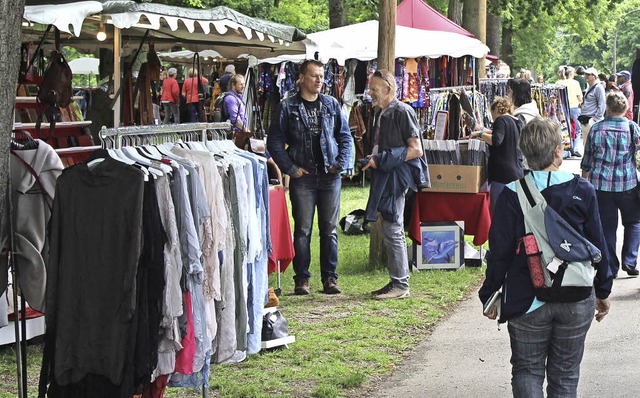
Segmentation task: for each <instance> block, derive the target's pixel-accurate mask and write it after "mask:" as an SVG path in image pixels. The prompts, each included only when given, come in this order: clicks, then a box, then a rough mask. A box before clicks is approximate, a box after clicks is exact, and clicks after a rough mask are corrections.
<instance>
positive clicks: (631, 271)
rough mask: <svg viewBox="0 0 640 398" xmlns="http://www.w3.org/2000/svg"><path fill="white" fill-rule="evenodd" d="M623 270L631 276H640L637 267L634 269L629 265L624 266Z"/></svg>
mask: <svg viewBox="0 0 640 398" xmlns="http://www.w3.org/2000/svg"><path fill="white" fill-rule="evenodd" d="M622 270H623V271H626V273H627V275H629V276H638V274H640V271H638V270H637V269H636V267H632V266H630V265H627V264H622Z"/></svg>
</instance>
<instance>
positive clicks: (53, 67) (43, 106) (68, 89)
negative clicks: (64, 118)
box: [36, 51, 73, 140]
mask: <svg viewBox="0 0 640 398" xmlns="http://www.w3.org/2000/svg"><path fill="white" fill-rule="evenodd" d="M71 79H72V73H71V68H70V67H69V64H68V63H67V60H66V59H65V58H64V55H62V53H60V52H58V51H53V52H52V53H51V58H50V59H49V65H48V66H47V70H46V71H45V72H44V76H43V78H42V82H41V83H40V87H39V89H38V95H37V97H36V111H37V115H38V118H37V120H36V134H37V135H38V137H41V135H40V125H41V124H42V116H43V115H44V114H45V113H46V115H47V117H48V118H49V123H50V125H49V135H48V138H47V139H46V140H48V139H49V138H51V136H52V135H53V130H54V129H55V127H56V121H57V119H58V117H60V108H66V107H68V106H69V105H70V104H71V97H72V95H73V89H72V85H71Z"/></svg>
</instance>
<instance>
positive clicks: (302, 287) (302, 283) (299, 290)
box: [293, 279, 309, 296]
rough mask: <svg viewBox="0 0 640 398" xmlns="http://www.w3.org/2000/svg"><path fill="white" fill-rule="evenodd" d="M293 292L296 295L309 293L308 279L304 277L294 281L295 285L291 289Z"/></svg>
mask: <svg viewBox="0 0 640 398" xmlns="http://www.w3.org/2000/svg"><path fill="white" fill-rule="evenodd" d="M293 293H294V294H295V295H296V296H304V295H306V294H309V281H308V280H306V279H301V280H297V281H296V287H295V289H294V290H293Z"/></svg>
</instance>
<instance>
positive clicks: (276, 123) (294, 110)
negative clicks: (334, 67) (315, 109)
mask: <svg viewBox="0 0 640 398" xmlns="http://www.w3.org/2000/svg"><path fill="white" fill-rule="evenodd" d="M319 96H320V114H321V118H322V119H321V120H322V121H321V124H322V131H321V133H320V149H321V151H322V158H323V163H324V171H325V172H328V171H329V168H331V167H335V168H336V169H337V170H338V172H340V171H342V170H345V169H347V168H348V165H347V162H348V161H349V158H350V154H351V147H352V140H353V139H352V137H351V132H350V130H349V124H348V123H347V119H346V118H345V117H344V115H343V114H342V112H341V110H340V105H339V104H338V101H336V100H335V99H334V98H333V97H330V96H327V95H324V94H319ZM308 129H309V122H308V120H307V113H306V110H305V108H304V104H303V103H302V99H301V98H300V94H296V95H294V96H293V97H290V98H287V99H285V100H284V101H282V102H281V103H280V105H279V106H278V109H276V111H275V112H274V114H273V118H272V119H271V125H270V126H269V135H268V139H267V149H268V150H269V153H271V156H272V157H273V160H274V161H275V162H276V164H277V165H278V167H280V169H281V170H282V171H283V172H284V173H287V174H289V175H294V174H295V173H296V172H297V171H298V169H299V168H304V169H305V170H307V171H309V172H312V173H315V172H316V165H315V163H314V160H313V150H312V147H311V142H312V137H311V135H310V134H308V133H307V131H308ZM285 145H288V147H287V148H286V149H285Z"/></svg>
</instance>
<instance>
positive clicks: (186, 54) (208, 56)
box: [158, 50, 224, 64]
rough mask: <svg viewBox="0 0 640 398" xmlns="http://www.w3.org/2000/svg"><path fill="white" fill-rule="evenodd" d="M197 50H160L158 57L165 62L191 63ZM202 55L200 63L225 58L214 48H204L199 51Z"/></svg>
mask: <svg viewBox="0 0 640 398" xmlns="http://www.w3.org/2000/svg"><path fill="white" fill-rule="evenodd" d="M194 54H195V52H193V51H191V50H183V51H172V52H160V53H158V58H160V61H164V62H177V63H183V64H184V63H191V62H193V55H194ZM198 55H199V56H200V63H202V64H205V63H211V62H216V61H220V60H222V59H224V57H223V56H222V55H220V53H219V52H217V51H214V50H202V51H198Z"/></svg>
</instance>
